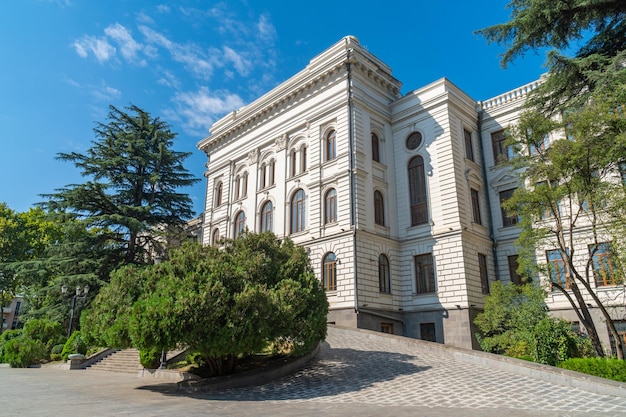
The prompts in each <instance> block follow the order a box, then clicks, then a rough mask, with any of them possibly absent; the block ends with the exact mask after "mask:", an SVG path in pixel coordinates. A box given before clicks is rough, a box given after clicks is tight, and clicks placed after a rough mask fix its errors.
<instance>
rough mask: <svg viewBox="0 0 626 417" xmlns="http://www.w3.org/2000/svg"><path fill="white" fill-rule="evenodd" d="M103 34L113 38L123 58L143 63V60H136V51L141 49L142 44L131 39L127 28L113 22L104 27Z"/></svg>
mask: <svg viewBox="0 0 626 417" xmlns="http://www.w3.org/2000/svg"><path fill="white" fill-rule="evenodd" d="M104 33H105V35H107V36H108V37H109V38H111V39H113V40H114V41H116V42H117V43H118V45H119V46H120V51H121V53H122V56H123V57H124V59H126V60H128V61H130V62H134V63H137V64H140V65H142V63H143V65H145V61H144V60H137V53H138V52H139V51H141V49H142V45H141V44H140V43H138V42H137V41H135V40H134V39H133V36H132V35H131V34H130V32H129V31H128V29H126V28H125V27H124V26H122V25H120V24H119V23H115V24H113V25H111V26H108V27H107V28H106V29H104Z"/></svg>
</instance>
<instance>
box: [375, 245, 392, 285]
mask: <svg viewBox="0 0 626 417" xmlns="http://www.w3.org/2000/svg"><path fill="white" fill-rule="evenodd" d="M378 287H379V290H380V292H382V293H385V294H391V275H390V273H389V259H387V257H386V256H385V255H383V254H381V255H380V256H379V257H378Z"/></svg>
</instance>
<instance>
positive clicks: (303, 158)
mask: <svg viewBox="0 0 626 417" xmlns="http://www.w3.org/2000/svg"><path fill="white" fill-rule="evenodd" d="M304 171H306V146H303V147H302V148H300V172H304Z"/></svg>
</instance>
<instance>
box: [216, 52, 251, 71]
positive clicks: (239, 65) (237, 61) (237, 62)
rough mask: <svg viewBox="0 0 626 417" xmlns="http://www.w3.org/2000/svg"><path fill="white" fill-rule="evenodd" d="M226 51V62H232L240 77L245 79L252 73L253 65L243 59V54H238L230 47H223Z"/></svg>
mask: <svg viewBox="0 0 626 417" xmlns="http://www.w3.org/2000/svg"><path fill="white" fill-rule="evenodd" d="M223 50H224V60H225V61H226V62H231V63H232V64H233V66H234V67H235V69H236V70H237V72H238V73H239V75H241V76H243V77H245V76H246V75H248V73H249V72H250V68H251V67H252V63H251V62H250V61H249V60H248V59H246V58H244V57H243V55H242V54H240V53H238V52H237V51H235V50H234V49H232V48H229V47H228V46H224V47H223Z"/></svg>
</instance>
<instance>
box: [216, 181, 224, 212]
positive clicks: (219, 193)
mask: <svg viewBox="0 0 626 417" xmlns="http://www.w3.org/2000/svg"><path fill="white" fill-rule="evenodd" d="M221 205H222V183H221V182H218V183H217V187H215V207H218V206H221Z"/></svg>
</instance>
